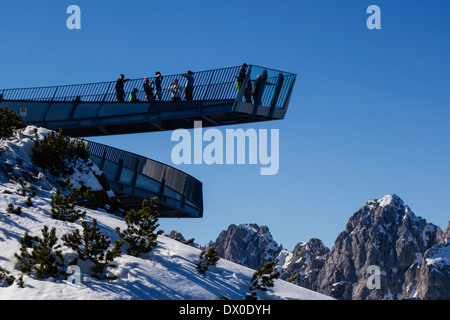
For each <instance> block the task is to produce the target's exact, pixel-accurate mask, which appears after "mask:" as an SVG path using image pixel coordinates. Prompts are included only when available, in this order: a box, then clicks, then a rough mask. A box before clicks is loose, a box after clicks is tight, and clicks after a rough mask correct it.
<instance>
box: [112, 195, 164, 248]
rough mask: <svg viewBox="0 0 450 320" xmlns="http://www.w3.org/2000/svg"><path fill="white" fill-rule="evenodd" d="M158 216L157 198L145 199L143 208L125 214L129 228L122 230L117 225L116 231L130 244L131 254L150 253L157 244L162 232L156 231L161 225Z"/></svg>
mask: <svg viewBox="0 0 450 320" xmlns="http://www.w3.org/2000/svg"><path fill="white" fill-rule="evenodd" d="M158 217H159V213H158V210H157V198H152V199H150V201H149V200H144V201H143V202H142V208H141V209H139V210H138V211H136V210H133V209H132V210H129V211H127V213H126V214H125V223H126V225H127V228H126V229H125V230H124V231H123V232H121V231H120V228H119V227H117V228H116V233H117V235H118V236H119V237H120V238H121V239H123V240H124V241H125V242H126V243H127V244H128V246H129V248H128V253H129V254H130V255H132V256H138V255H139V254H140V253H148V252H150V251H151V250H152V248H153V247H155V246H156V245H157V241H156V240H157V238H158V235H160V234H162V230H160V231H158V232H155V231H156V229H157V228H158V227H159V224H158Z"/></svg>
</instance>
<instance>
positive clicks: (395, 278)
mask: <svg viewBox="0 0 450 320" xmlns="http://www.w3.org/2000/svg"><path fill="white" fill-rule="evenodd" d="M449 238H450V223H449V225H448V226H447V228H446V230H445V231H442V230H441V229H440V228H439V227H438V226H436V225H434V224H432V223H428V222H427V221H426V220H425V219H423V218H421V217H418V216H416V215H415V214H414V213H413V212H412V211H411V209H410V208H409V207H408V205H406V204H405V203H404V202H403V200H402V199H401V198H400V197H399V196H397V195H395V194H392V195H386V196H384V197H382V198H380V199H374V200H370V201H368V202H367V203H366V204H365V205H364V206H363V207H361V208H360V209H359V210H358V211H357V212H355V213H354V214H353V215H352V216H351V217H350V218H349V221H348V223H347V225H346V227H345V230H344V231H342V232H341V233H340V234H339V235H338V237H337V238H336V241H335V243H334V245H333V247H332V248H331V249H328V248H327V247H326V246H324V245H323V243H322V241H321V240H319V239H316V238H313V239H311V240H309V241H308V242H300V243H298V244H297V245H296V246H295V248H294V250H293V251H292V252H289V251H287V250H285V249H282V245H278V244H277V243H276V241H275V240H273V237H272V235H271V234H270V231H269V228H268V227H267V226H261V227H260V226H258V225H256V224H241V225H230V226H229V227H228V229H227V230H224V231H222V232H221V233H220V234H219V236H218V238H217V239H216V241H213V242H210V243H209V244H208V245H207V246H208V247H209V246H211V245H214V246H215V247H216V248H217V250H218V251H219V255H220V256H221V257H222V258H224V259H227V260H230V261H233V262H236V263H239V264H242V265H245V266H251V267H252V268H255V269H257V268H260V267H261V266H262V265H263V264H264V263H265V262H267V261H271V260H276V261H277V263H278V270H279V271H280V273H281V278H282V279H288V278H291V277H294V280H293V282H294V283H296V284H298V285H301V286H303V287H306V288H308V289H312V290H315V291H318V292H320V293H323V294H326V295H330V296H332V297H335V298H337V299H450V257H449V252H450V244H449V243H450V240H448V239H449ZM257 258H259V259H260V260H258V259H257ZM369 266H377V267H379V268H380V270H381V275H380V284H381V287H380V289H369V287H368V286H367V281H368V279H369V277H370V276H371V274H369V273H367V270H368V268H369Z"/></svg>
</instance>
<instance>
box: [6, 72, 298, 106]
mask: <svg viewBox="0 0 450 320" xmlns="http://www.w3.org/2000/svg"><path fill="white" fill-rule="evenodd" d="M240 68H241V67H240V66H236V67H229V68H221V69H213V70H207V71H199V72H195V74H194V79H195V81H194V90H193V97H192V98H193V99H192V100H194V101H195V100H197V101H199V100H200V101H201V100H234V99H236V97H237V95H238V90H237V89H236V85H235V84H236V78H237V75H238V74H239V70H240ZM264 71H265V72H267V73H268V77H267V85H266V86H265V89H264V92H263V94H262V96H261V104H262V105H264V106H271V103H272V99H273V97H274V95H276V96H277V99H276V100H275V105H274V107H275V108H283V107H284V106H285V104H286V101H287V100H288V98H289V95H290V93H291V91H292V86H293V83H294V81H295V78H296V75H295V74H293V73H288V72H283V71H278V70H274V69H269V68H264V67H259V66H254V65H249V66H248V72H249V76H250V79H251V80H252V82H254V80H255V79H256V77H257V75H258V74H261V73H262V72H264ZM280 74H281V75H282V77H280ZM281 78H282V83H279V81H280V79H281ZM175 79H178V83H179V85H180V86H181V88H182V91H181V97H183V95H184V90H185V81H186V80H185V78H184V77H183V76H182V74H175V75H168V76H164V75H163V79H162V84H161V87H162V92H161V93H162V96H161V99H160V100H161V101H170V100H171V93H170V92H168V91H167V89H168V88H169V86H170V85H171V84H172V82H173V81H174V80H175ZM153 81H155V77H149V83H152V82H153ZM143 84H144V78H139V79H132V80H130V81H127V82H125V83H124V92H125V101H128V97H129V95H130V93H131V92H132V91H133V89H134V88H136V89H138V92H137V94H136V98H137V99H138V100H139V101H145V93H144V89H143ZM278 84H280V86H279V88H277V85H278ZM115 85H116V81H109V82H98V83H87V84H75V85H63V86H49V87H38V88H21V89H4V90H0V96H1V97H2V99H3V100H9V101H41V102H73V101H83V102H115V101H117V98H116V88H115ZM242 101H243V100H242Z"/></svg>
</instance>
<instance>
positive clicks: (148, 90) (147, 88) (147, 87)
mask: <svg viewBox="0 0 450 320" xmlns="http://www.w3.org/2000/svg"><path fill="white" fill-rule="evenodd" d="M149 81H150V79H149V78H145V79H144V84H143V85H142V87H143V88H144V93H145V101H153V99H154V97H153V86H154V82H152V83H151V84H149Z"/></svg>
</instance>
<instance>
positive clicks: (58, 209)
mask: <svg viewBox="0 0 450 320" xmlns="http://www.w3.org/2000/svg"><path fill="white" fill-rule="evenodd" d="M50 203H51V205H52V209H51V212H52V218H54V219H58V220H62V221H69V222H75V221H77V220H78V219H80V218H83V217H84V216H85V215H86V211H81V210H79V209H75V207H76V201H75V198H74V197H73V196H72V195H69V196H67V197H66V196H64V195H62V194H61V189H60V188H58V189H56V193H55V195H53V196H51V201H50Z"/></svg>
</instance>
